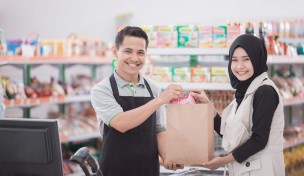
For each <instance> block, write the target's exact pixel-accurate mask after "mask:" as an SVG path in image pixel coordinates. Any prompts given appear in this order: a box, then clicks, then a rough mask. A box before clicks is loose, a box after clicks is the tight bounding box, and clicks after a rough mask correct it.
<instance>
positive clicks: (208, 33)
mask: <svg viewBox="0 0 304 176" xmlns="http://www.w3.org/2000/svg"><path fill="white" fill-rule="evenodd" d="M198 31H199V47H200V48H212V26H199V27H198Z"/></svg>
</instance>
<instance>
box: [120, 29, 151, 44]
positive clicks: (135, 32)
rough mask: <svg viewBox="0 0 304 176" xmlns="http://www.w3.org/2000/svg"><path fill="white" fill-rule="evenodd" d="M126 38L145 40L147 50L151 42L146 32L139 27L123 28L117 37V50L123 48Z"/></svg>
mask: <svg viewBox="0 0 304 176" xmlns="http://www.w3.org/2000/svg"><path fill="white" fill-rule="evenodd" d="M125 36H132V37H138V38H143V39H145V41H146V49H147V48H148V45H149V40H148V36H147V34H146V32H145V31H144V30H142V29H141V28H139V27H135V26H127V27H125V28H123V29H122V30H121V31H119V32H118V34H117V35H116V38H115V46H116V48H117V49H119V47H120V46H121V44H122V42H123V40H124V39H125Z"/></svg>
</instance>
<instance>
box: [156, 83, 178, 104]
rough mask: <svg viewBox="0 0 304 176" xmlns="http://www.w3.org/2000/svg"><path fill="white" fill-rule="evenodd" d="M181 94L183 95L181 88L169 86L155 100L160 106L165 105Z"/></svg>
mask: <svg viewBox="0 0 304 176" xmlns="http://www.w3.org/2000/svg"><path fill="white" fill-rule="evenodd" d="M182 94H184V90H183V88H182V86H180V85H177V84H170V85H169V86H168V87H167V88H166V89H165V90H164V91H163V92H162V93H161V94H160V95H159V96H158V97H157V98H158V99H159V101H160V103H161V104H166V103H168V102H169V101H171V100H172V99H173V98H178V97H179V96H180V95H182Z"/></svg>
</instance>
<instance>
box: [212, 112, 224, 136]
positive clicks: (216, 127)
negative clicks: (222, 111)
mask: <svg viewBox="0 0 304 176" xmlns="http://www.w3.org/2000/svg"><path fill="white" fill-rule="evenodd" d="M221 120H222V118H221V116H220V115H219V114H218V113H216V116H215V117H214V130H215V131H216V133H217V134H218V135H219V136H220V137H223V135H221Z"/></svg>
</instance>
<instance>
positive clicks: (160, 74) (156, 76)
mask: <svg viewBox="0 0 304 176" xmlns="http://www.w3.org/2000/svg"><path fill="white" fill-rule="evenodd" d="M151 79H153V80H154V81H156V82H170V81H171V72H170V68H169V67H152V75H151Z"/></svg>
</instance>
